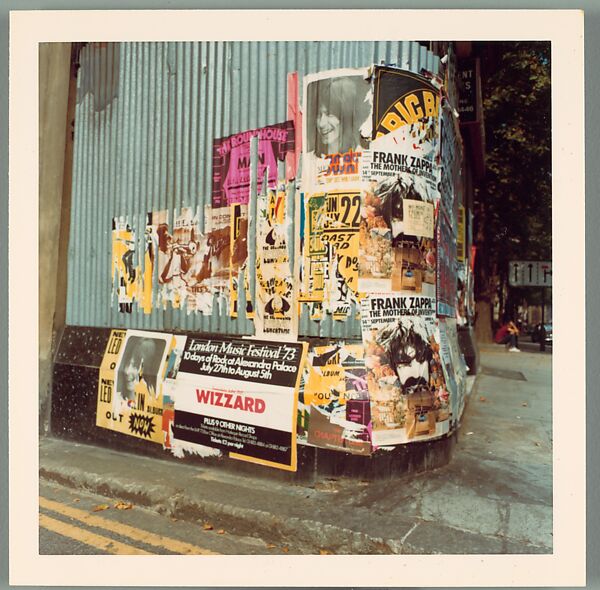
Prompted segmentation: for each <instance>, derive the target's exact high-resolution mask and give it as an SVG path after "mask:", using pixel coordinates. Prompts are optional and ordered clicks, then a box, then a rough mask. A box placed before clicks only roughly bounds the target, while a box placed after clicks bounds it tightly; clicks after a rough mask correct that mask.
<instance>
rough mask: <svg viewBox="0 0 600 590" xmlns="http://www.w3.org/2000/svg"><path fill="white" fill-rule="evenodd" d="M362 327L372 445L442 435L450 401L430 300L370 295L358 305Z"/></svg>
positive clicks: (415, 296)
mask: <svg viewBox="0 0 600 590" xmlns="http://www.w3.org/2000/svg"><path fill="white" fill-rule="evenodd" d="M361 324H362V333H363V344H364V346H365V365H366V369H367V384H368V389H369V396H370V399H371V419H372V429H373V434H372V437H373V445H374V446H385V445H390V444H401V443H406V442H412V441H416V440H426V439H430V438H436V437H438V436H441V435H443V434H445V433H447V432H448V431H449V418H450V399H449V393H448V390H447V388H446V384H445V380H444V375H443V368H442V362H441V359H440V354H439V353H440V336H439V328H438V325H437V320H436V317H435V298H432V297H424V296H419V295H404V294H399V293H378V294H371V295H369V296H367V297H365V298H363V300H362V302H361Z"/></svg>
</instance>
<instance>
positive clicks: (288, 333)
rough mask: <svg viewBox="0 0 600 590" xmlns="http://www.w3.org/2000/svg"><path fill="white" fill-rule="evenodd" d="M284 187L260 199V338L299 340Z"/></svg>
mask: <svg viewBox="0 0 600 590" xmlns="http://www.w3.org/2000/svg"><path fill="white" fill-rule="evenodd" d="M285 201H286V192H285V184H282V185H281V188H280V190H278V191H275V190H269V191H268V193H267V194H266V195H258V197H257V214H256V218H257V219H256V312H255V319H254V326H255V335H256V336H257V337H259V338H260V337H267V336H276V337H288V338H291V339H292V340H297V336H298V316H297V310H298V306H297V305H296V302H295V301H294V292H295V289H294V281H293V277H292V269H291V263H290V255H289V251H288V244H287V240H288V237H287V235H288V223H286V211H285Z"/></svg>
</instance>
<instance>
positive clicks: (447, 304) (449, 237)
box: [437, 208, 458, 317]
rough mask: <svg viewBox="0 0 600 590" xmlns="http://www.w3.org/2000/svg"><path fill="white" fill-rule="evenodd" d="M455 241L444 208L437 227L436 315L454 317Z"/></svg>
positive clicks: (455, 298)
mask: <svg viewBox="0 0 600 590" xmlns="http://www.w3.org/2000/svg"><path fill="white" fill-rule="evenodd" d="M456 265H457V262H456V239H455V237H454V234H453V233H452V228H451V226H450V220H449V219H448V218H447V217H446V211H445V210H444V208H441V209H440V213H439V215H438V225H437V314H438V315H440V316H450V317H456V307H457V291H458V289H457V269H456Z"/></svg>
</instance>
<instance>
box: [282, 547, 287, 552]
mask: <svg viewBox="0 0 600 590" xmlns="http://www.w3.org/2000/svg"><path fill="white" fill-rule="evenodd" d="M281 550H282V551H283V552H284V553H289V547H282V548H281Z"/></svg>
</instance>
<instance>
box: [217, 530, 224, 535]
mask: <svg viewBox="0 0 600 590" xmlns="http://www.w3.org/2000/svg"><path fill="white" fill-rule="evenodd" d="M224 534H225V531H224V530H223V529H219V530H218V531H217V535H224Z"/></svg>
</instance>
